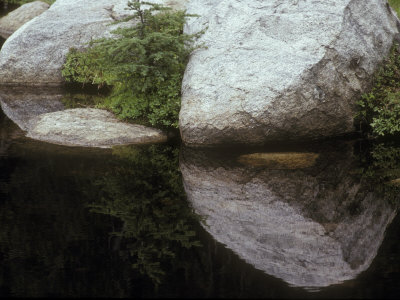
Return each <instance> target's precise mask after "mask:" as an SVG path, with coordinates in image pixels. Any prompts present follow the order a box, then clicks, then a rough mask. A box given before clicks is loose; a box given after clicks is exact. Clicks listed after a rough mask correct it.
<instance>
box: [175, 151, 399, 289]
mask: <svg viewBox="0 0 400 300" xmlns="http://www.w3.org/2000/svg"><path fill="white" fill-rule="evenodd" d="M210 153H212V152H210ZM210 153H208V152H203V151H200V150H193V149H187V148H185V149H183V151H182V152H181V160H180V168H181V171H182V175H183V182H184V187H185V190H186V193H187V196H188V200H189V201H190V202H191V203H192V205H193V207H194V210H195V212H197V213H198V214H200V215H201V216H203V217H205V223H206V225H205V226H204V227H205V229H206V230H207V231H208V232H209V233H210V234H211V235H212V236H213V237H214V238H215V239H216V240H217V241H219V242H220V243H223V244H224V245H226V246H227V247H228V248H229V249H231V250H233V251H234V252H235V253H236V254H237V255H239V257H241V258H242V259H244V260H245V261H246V262H247V263H249V264H252V265H253V266H254V267H255V268H257V269H260V270H263V271H264V272H266V273H268V274H270V275H273V276H275V277H278V278H281V279H283V280H284V281H286V282H287V283H289V284H291V285H294V286H300V287H325V286H329V285H332V284H337V283H341V282H343V281H344V280H349V279H353V278H355V277H356V276H357V275H358V274H360V273H361V272H363V271H364V270H366V269H367V268H368V267H369V266H370V264H371V263H372V261H373V259H374V257H375V256H376V254H377V251H378V249H379V247H380V245H381V243H382V241H383V238H384V232H385V229H386V227H387V226H388V224H390V223H391V221H392V219H393V218H394V216H395V215H396V213H397V210H396V208H395V207H392V206H391V205H390V204H389V203H388V202H387V201H385V200H384V197H385V196H384V195H379V194H377V193H376V192H375V188H376V187H370V186H369V185H368V184H367V183H365V182H363V181H362V180H359V179H357V178H356V177H355V176H354V172H353V171H354V170H355V168H357V163H356V159H355V157H353V155H352V147H351V145H343V146H340V147H338V148H337V149H335V150H329V151H324V152H321V153H319V154H320V155H319V157H318V159H317V161H316V162H315V164H310V165H309V166H306V167H300V168H299V169H294V168H293V167H292V166H290V165H286V164H285V165H283V166H282V164H277V165H273V164H268V165H266V166H251V165H247V166H245V165H243V163H241V162H240V161H238V159H239V156H237V157H235V156H234V155H233V156H232V157H227V154H226V153H224V154H222V155H221V156H220V157H213V154H210ZM290 155H291V154H289V156H290ZM283 156H284V153H282V154H281V157H280V158H278V162H279V161H281V160H282V157H283ZM269 159H270V160H272V158H271V157H270V158H269ZM239 160H241V159H239ZM312 160H313V159H312Z"/></svg>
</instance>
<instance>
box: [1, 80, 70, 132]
mask: <svg viewBox="0 0 400 300" xmlns="http://www.w3.org/2000/svg"><path fill="white" fill-rule="evenodd" d="M62 97H63V93H62V91H61V90H60V89H53V88H52V89H45V88H40V89H39V88H11V87H8V88H7V89H0V106H1V109H2V110H3V112H4V113H5V114H6V115H7V117H8V118H10V119H11V120H12V121H13V122H14V123H15V124H17V125H18V126H19V127H20V128H21V129H22V130H24V131H28V130H29V129H30V128H31V127H32V124H33V123H35V119H36V117H38V116H39V115H42V114H45V113H49V112H55V111H60V110H64V109H65V107H64V104H63V103H62V102H61V99H62Z"/></svg>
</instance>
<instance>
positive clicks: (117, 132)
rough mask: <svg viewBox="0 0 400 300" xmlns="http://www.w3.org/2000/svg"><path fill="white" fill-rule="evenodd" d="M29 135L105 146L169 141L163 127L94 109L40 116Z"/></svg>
mask: <svg viewBox="0 0 400 300" xmlns="http://www.w3.org/2000/svg"><path fill="white" fill-rule="evenodd" d="M27 136H28V137H31V138H34V139H37V140H41V141H45V142H50V143H54V144H59V145H66V146H82V147H102V148H109V147H111V146H114V145H126V144H145V143H160V142H165V141H166V140H167V137H166V135H165V134H163V132H162V131H161V130H157V129H153V128H148V127H145V126H141V125H135V124H128V123H123V122H121V121H118V120H117V119H116V118H115V116H114V115H113V114H112V113H110V112H108V111H105V110H101V109H94V108H76V109H67V110H64V111H59V112H53V113H47V114H43V115H40V116H39V117H38V118H37V119H36V122H35V124H34V126H32V128H31V129H30V130H29V131H28V135H27Z"/></svg>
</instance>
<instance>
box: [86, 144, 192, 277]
mask: <svg viewBox="0 0 400 300" xmlns="http://www.w3.org/2000/svg"><path fill="white" fill-rule="evenodd" d="M114 154H115V155H116V156H117V157H118V158H119V160H120V161H119V163H118V165H119V167H118V168H113V171H111V172H110V173H109V174H107V176H105V177H104V178H103V179H102V180H100V181H99V182H98V183H97V184H98V197H97V199H98V200H96V201H95V202H94V203H93V204H92V205H90V207H91V209H92V211H93V212H97V213H101V214H106V215H110V216H113V217H116V218H118V219H120V220H121V221H122V224H123V225H122V228H121V229H120V230H116V232H113V233H112V235H113V236H114V237H116V238H117V240H119V243H120V245H118V246H117V247H118V248H119V251H120V253H121V255H123V256H124V257H126V259H128V260H129V261H130V262H131V263H132V266H133V267H134V268H136V269H138V270H139V271H140V272H141V273H143V274H146V275H148V276H149V277H150V278H151V279H152V280H153V282H155V283H156V284H158V283H160V282H161V280H162V278H163V276H164V274H165V271H164V270H166V268H168V269H170V268H173V267H175V266H171V262H170V261H171V259H172V258H174V257H175V255H176V253H177V252H178V251H181V250H182V247H183V248H191V247H193V246H199V242H198V241H197V240H196V239H195V237H194V236H195V232H194V231H193V230H192V229H191V226H192V224H195V223H196V222H197V221H198V219H197V217H195V215H194V214H193V212H192V210H191V208H189V206H188V204H187V202H186V197H185V193H184V190H183V186H182V179H181V175H180V172H179V170H178V150H177V149H173V148H169V147H165V145H163V146H161V147H160V146H151V147H150V148H136V147H120V148H116V149H115V150H114ZM122 166H123V167H122Z"/></svg>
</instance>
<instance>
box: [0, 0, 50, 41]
mask: <svg viewBox="0 0 400 300" xmlns="http://www.w3.org/2000/svg"><path fill="white" fill-rule="evenodd" d="M48 8H49V5H48V4H47V3H45V2H42V1H34V2H30V3H26V4H24V5H21V6H20V7H18V8H17V9H16V10H14V11H12V12H10V13H9V14H8V15H7V16H5V17H3V18H1V19H0V36H2V37H3V38H5V39H6V38H8V37H9V36H10V35H12V34H13V33H14V32H15V31H16V30H17V29H18V28H20V27H21V26H22V25H24V24H25V23H27V22H28V21H30V20H32V19H33V18H35V17H37V16H38V15H40V14H42V13H43V12H45V11H46V10H47V9H48Z"/></svg>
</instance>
